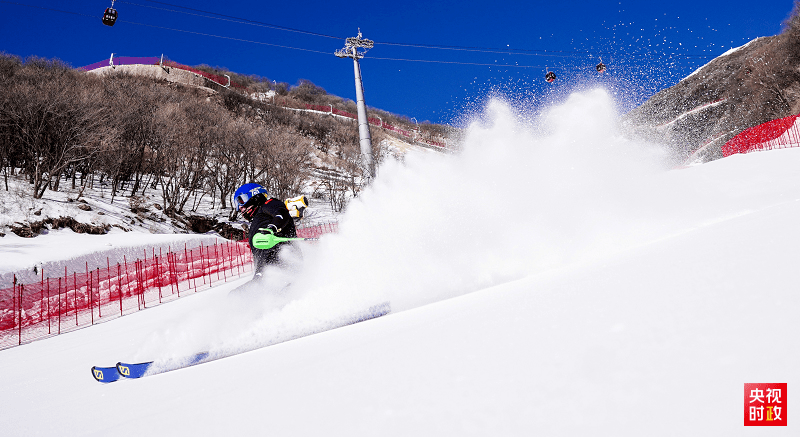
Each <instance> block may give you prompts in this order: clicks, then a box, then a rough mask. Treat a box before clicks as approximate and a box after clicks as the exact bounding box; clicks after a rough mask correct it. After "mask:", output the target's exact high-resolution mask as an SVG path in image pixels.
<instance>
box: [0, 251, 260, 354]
mask: <svg viewBox="0 0 800 438" xmlns="http://www.w3.org/2000/svg"><path fill="white" fill-rule="evenodd" d="M86 266H87V269H86V271H85V272H71V273H69V272H67V270H66V268H65V269H64V275H63V276H59V277H57V278H53V277H50V278H46V279H44V278H43V279H42V281H41V282H38V283H34V284H15V285H14V286H13V287H11V288H9V289H2V290H0V348H6V347H10V346H14V345H19V344H22V343H24V342H30V341H33V340H36V339H40V338H44V337H48V336H52V335H55V334H60V333H64V332H67V331H71V330H74V329H76V328H80V327H85V326H88V325H92V324H96V323H98V322H102V321H105V320H108V319H112V318H116V317H119V316H122V315H125V314H128V313H132V312H136V311H139V310H142V309H145V308H147V307H152V306H155V305H158V304H160V303H162V302H164V301H169V300H172V299H175V298H179V297H180V296H181V295H186V294H191V293H194V292H197V291H198V290H200V289H206V288H209V287H211V285H212V284H214V283H217V282H221V281H227V280H228V279H229V278H232V277H238V276H240V275H242V274H245V273H247V272H251V271H252V256H251V254H250V248H249V247H248V244H247V242H225V243H218V244H215V245H212V246H202V245H201V246H199V247H197V248H192V249H189V248H186V247H184V248H183V249H180V250H176V249H171V250H169V251H168V252H166V253H163V252H162V251H160V250H159V251H156V250H155V249H153V250H152V252H151V253H150V254H147V251H145V252H144V254H143V257H142V258H140V259H136V260H131V261H128V260H127V257H125V258H123V263H117V264H114V265H112V264H111V263H110V262H108V263H107V266H106V267H105V268H97V269H94V270H89V269H88V263H87V265H86Z"/></svg>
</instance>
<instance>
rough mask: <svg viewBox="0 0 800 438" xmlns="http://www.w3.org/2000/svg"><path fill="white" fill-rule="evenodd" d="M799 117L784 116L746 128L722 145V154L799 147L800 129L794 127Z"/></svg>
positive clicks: (726, 155) (728, 154)
mask: <svg viewBox="0 0 800 438" xmlns="http://www.w3.org/2000/svg"><path fill="white" fill-rule="evenodd" d="M797 117H798V116H789V117H784V118H782V119H777V120H772V121H770V122H767V123H764V124H761V125H758V126H754V127H752V128H748V129H745V130H744V131H742V132H741V133H739V135H737V136H736V137H733V138H732V139H730V140H729V141H728V142H727V143H725V144H724V145H723V146H722V155H723V156H725V157H728V156H730V155H733V154H746V153H748V152H752V151H760V150H770V149H782V148H790V147H799V146H800V130H799V129H798V128H795V127H794V124H795V120H796V119H797Z"/></svg>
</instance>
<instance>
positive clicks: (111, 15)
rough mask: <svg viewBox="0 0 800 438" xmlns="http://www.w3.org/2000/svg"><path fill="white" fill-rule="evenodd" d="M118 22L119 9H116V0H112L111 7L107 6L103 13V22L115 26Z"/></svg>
mask: <svg viewBox="0 0 800 438" xmlns="http://www.w3.org/2000/svg"><path fill="white" fill-rule="evenodd" d="M116 22H117V10H116V9H114V0H111V7H110V8H106V12H105V13H104V14H103V24H105V25H106V26H113V25H114V23H116Z"/></svg>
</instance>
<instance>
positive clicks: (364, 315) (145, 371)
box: [92, 302, 391, 383]
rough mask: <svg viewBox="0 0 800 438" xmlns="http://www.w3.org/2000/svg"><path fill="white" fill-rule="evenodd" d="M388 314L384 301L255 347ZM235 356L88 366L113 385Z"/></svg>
mask: <svg viewBox="0 0 800 438" xmlns="http://www.w3.org/2000/svg"><path fill="white" fill-rule="evenodd" d="M390 312H391V305H390V304H389V303H388V302H385V303H381V304H378V305H375V306H372V307H370V308H369V309H367V310H366V311H364V312H361V313H357V314H354V315H351V316H349V317H345V318H342V319H339V320H336V321H332V322H330V323H329V324H328V325H325V326H322V327H318V328H316V329H313V330H309V331H308V332H304V333H300V334H297V335H295V336H292V337H289V338H286V339H279V340H275V341H273V342H268V343H266V344H264V345H261V346H259V347H258V348H264V347H269V346H270V345H276V344H280V343H282V342H288V341H292V340H295V339H299V338H302V337H305V336H311V335H314V334H317V333H322V332H325V331H328V330H333V329H336V328H340V327H344V326H348V325H352V324H357V323H359V322H363V321H367V320H370V319H375V318H378V317H381V316H384V315H386V314H388V313H390ZM256 349H257V348H256ZM248 351H250V350H248ZM240 353H244V352H240ZM235 354H239V353H234V354H227V355H226V354H220V355H212V354H211V353H209V352H201V353H197V354H194V355H191V356H187V357H182V358H177V359H168V360H163V361H158V362H156V361H150V362H140V363H127V362H118V363H117V365H116V366H115V367H92V375H93V376H94V378H95V380H97V381H98V382H101V383H111V382H116V381H117V380H120V379H121V378H124V379H139V378H142V377H147V376H152V375H155V374H161V373H166V372H168V371H174V370H178V369H181V368H187V367H191V366H194V365H199V364H202V363H206V362H211V361H213V360H217V359H222V358H225V357H230V356H233V355H235Z"/></svg>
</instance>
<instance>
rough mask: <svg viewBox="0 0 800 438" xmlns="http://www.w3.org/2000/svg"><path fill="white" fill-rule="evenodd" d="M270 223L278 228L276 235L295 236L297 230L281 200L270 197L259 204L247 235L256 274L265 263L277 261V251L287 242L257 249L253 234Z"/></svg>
mask: <svg viewBox="0 0 800 438" xmlns="http://www.w3.org/2000/svg"><path fill="white" fill-rule="evenodd" d="M270 224H272V225H275V227H277V228H278V232H277V233H275V235H276V236H280V237H297V231H296V230H295V228H294V219H292V216H291V214H289V210H287V209H286V206H285V205H283V202H281V201H279V200H277V199H275V198H270V199H267V202H265V203H263V204H261V206H260V207H258V209H257V210H256V212H255V214H253V218H252V219H251V220H250V232H249V233H248V236H247V241H248V243H249V244H250V251H251V252H252V253H253V264H254V265H255V270H254V272H255V273H256V274H258V273H259V271H261V269H262V268H263V267H264V266H266V265H267V264H272V263H277V262H278V251H280V248H281V247H282V246H283V245H288V244H289V242H283V243H279V244H277V245H275V246H274V247H272V248H270V249H258V248H255V247H254V246H253V236H255V235H256V233H258V230H259V229H260V228H267V226H268V225H270Z"/></svg>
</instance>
